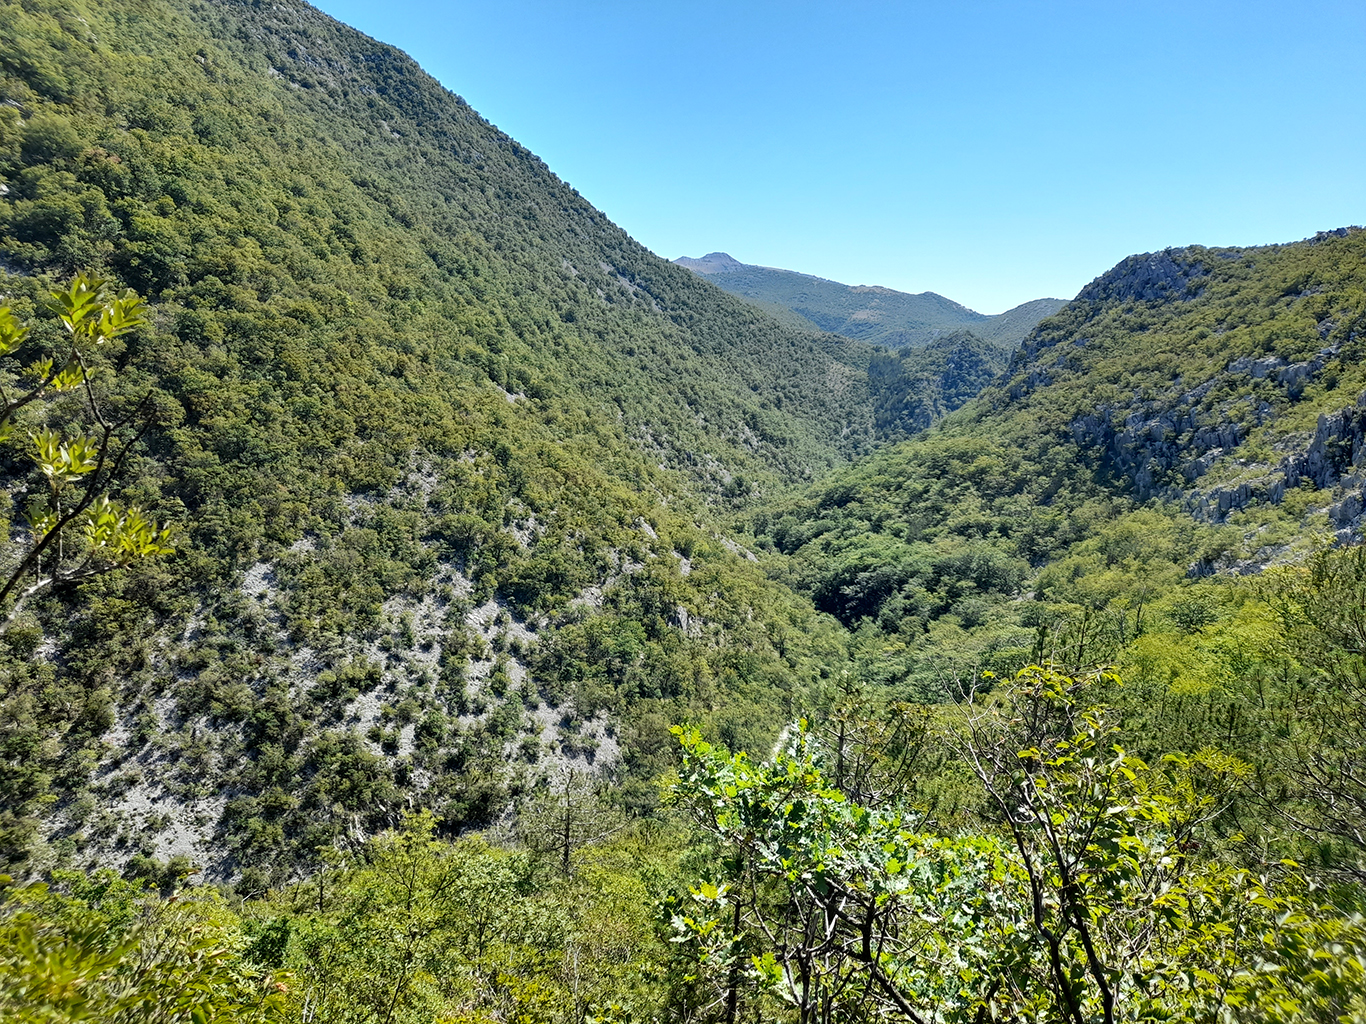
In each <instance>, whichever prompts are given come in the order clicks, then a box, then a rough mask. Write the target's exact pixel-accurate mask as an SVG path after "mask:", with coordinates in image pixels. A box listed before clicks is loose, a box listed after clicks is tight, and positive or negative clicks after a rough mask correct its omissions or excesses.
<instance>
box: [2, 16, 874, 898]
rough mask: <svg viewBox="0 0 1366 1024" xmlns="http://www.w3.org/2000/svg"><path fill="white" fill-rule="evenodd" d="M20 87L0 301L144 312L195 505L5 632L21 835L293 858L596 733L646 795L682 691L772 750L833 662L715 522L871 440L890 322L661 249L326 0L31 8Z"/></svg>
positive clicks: (484, 783)
mask: <svg viewBox="0 0 1366 1024" xmlns="http://www.w3.org/2000/svg"><path fill="white" fill-rule="evenodd" d="M0 76H2V77H0V91H3V94H4V103H3V105H0V185H3V192H2V194H0V260H3V263H2V264H0V269H3V271H4V278H3V290H4V291H5V292H8V293H9V294H11V295H12V296H13V297H14V299H13V302H14V305H15V308H16V310H17V311H18V313H19V314H20V315H21V316H35V317H37V319H38V320H39V321H40V322H41V321H42V320H43V318H42V314H41V310H40V308H39V304H38V302H37V299H38V298H39V297H40V296H41V293H42V292H43V290H44V288H45V283H44V282H46V281H48V280H50V279H51V278H52V276H53V275H56V276H61V275H65V274H68V273H70V272H72V271H74V270H76V269H80V268H88V269H94V270H97V271H101V272H104V273H108V274H112V275H115V276H116V277H117V279H118V280H119V281H121V282H122V283H126V284H129V285H132V286H133V287H135V288H137V289H138V290H139V291H141V292H142V293H143V294H145V295H146V296H148V297H149V298H150V299H151V300H152V303H153V314H154V315H153V323H152V325H151V327H150V328H148V329H146V330H144V331H142V332H140V333H139V334H138V335H136V336H134V337H133V338H131V339H130V340H129V342H128V343H127V344H126V345H123V346H122V347H118V346H116V347H115V348H116V349H117V350H111V351H110V352H109V353H108V358H107V360H106V362H105V363H104V364H102V365H101V366H100V367H97V370H98V371H99V375H98V376H97V380H98V381H100V382H101V384H100V386H101V387H102V388H103V389H104V391H105V392H106V395H105V397H106V401H107V403H108V404H109V407H110V408H111V409H114V410H116V411H117V410H125V411H126V410H130V409H131V408H133V407H134V406H136V405H137V403H138V402H139V401H140V400H141V399H143V398H144V397H145V396H150V407H151V408H152V409H154V411H155V412H154V418H155V420H156V422H155V424H154V426H153V429H152V430H151V431H150V432H149V433H148V435H147V436H146V438H145V440H144V442H143V444H142V446H141V447H140V449H139V452H138V456H137V458H136V459H135V461H134V463H133V464H132V466H131V472H130V473H129V474H128V476H127V478H126V480H125V482H124V485H123V488H122V491H123V494H124V496H125V497H128V498H130V499H132V500H135V501H136V502H137V503H138V504H140V505H142V506H143V507H146V508H147V509H149V511H150V512H151V513H152V514H154V515H156V516H157V517H158V518H160V519H167V518H169V519H171V520H172V521H176V522H179V523H181V524H182V525H183V526H184V527H185V528H186V530H187V541H186V544H185V545H184V548H183V551H182V553H181V554H180V555H178V556H176V557H174V558H172V559H170V560H168V561H167V562H165V563H164V564H162V565H154V566H151V567H145V568H143V569H141V570H138V571H129V572H126V573H121V574H117V575H114V576H110V577H107V578H105V579H103V580H101V581H99V582H97V583H95V584H92V585H90V586H88V587H86V588H84V589H79V590H74V591H71V590H68V591H60V592H56V593H51V594H48V595H46V596H45V597H44V598H43V599H42V600H41V601H38V602H36V603H35V604H33V605H31V606H30V607H29V608H28V609H27V610H26V611H24V613H23V614H22V615H21V616H20V617H19V618H18V619H17V620H15V621H14V622H13V623H11V624H10V626H9V628H8V629H6V630H5V631H4V633H3V643H0V680H2V682H0V701H3V705H4V716H3V723H4V724H3V726H0V730H3V736H0V739H2V740H3V743H4V747H5V749H6V750H8V751H24V752H25V753H23V755H22V756H19V755H16V756H15V759H13V760H12V761H7V762H6V764H7V765H8V767H6V768H5V769H4V771H3V772H0V786H3V795H2V796H3V798H2V799H0V804H3V808H4V810H3V812H0V848H2V850H0V853H2V854H3V857H4V859H5V860H7V861H8V862H10V863H21V862H23V860H24V858H25V857H29V856H30V855H31V854H33V855H36V856H37V857H38V861H39V862H44V863H52V862H62V861H63V860H68V861H69V860H73V859H76V860H80V859H82V858H90V857H94V856H97V855H98V856H106V857H107V856H113V857H114V858H115V859H116V860H121V859H126V858H127V857H130V856H133V855H135V854H137V855H145V856H156V857H161V858H164V857H167V856H170V855H173V854H176V855H180V854H184V855H187V856H190V857H192V858H193V859H195V860H196V861H198V862H199V863H201V864H204V865H206V866H207V867H208V869H209V870H210V872H211V874H213V875H214V876H216V877H228V876H231V875H232V874H234V873H235V872H237V871H239V870H240V869H241V868H242V867H243V866H244V865H248V864H250V865H252V866H253V867H252V870H253V871H255V872H256V873H257V875H258V876H259V877H257V878H256V881H260V880H261V879H268V878H271V877H274V878H279V877H283V876H284V875H286V874H288V873H289V872H291V871H294V870H297V869H298V867H299V865H300V864H301V863H303V862H304V861H305V860H306V859H307V858H308V857H311V856H312V855H313V851H314V850H316V849H317V847H318V846H319V845H320V844H325V843H329V842H333V841H342V842H345V841H347V839H346V837H348V836H351V837H353V838H355V837H359V836H362V835H364V834H365V833H366V832H368V831H369V830H371V829H374V828H377V827H380V826H383V825H386V824H390V823H392V822H393V821H394V820H396V815H397V814H398V812H399V809H400V808H402V807H404V806H415V805H419V804H425V805H428V806H431V807H434V808H435V809H437V810H438V812H439V813H440V814H441V815H442V816H443V817H444V818H445V821H446V827H448V828H457V827H460V826H461V825H462V824H468V823H473V822H486V821H489V820H492V819H493V818H494V817H496V816H497V815H498V814H500V813H501V812H502V810H503V809H504V808H505V807H506V806H508V804H509V802H510V801H516V800H517V799H519V796H520V795H521V794H524V793H525V792H527V791H529V790H530V789H532V788H534V787H535V786H536V785H538V784H539V782H540V781H541V780H544V779H545V778H546V777H549V776H554V775H555V774H556V773H558V772H561V771H562V770H564V769H565V768H566V767H567V766H573V765H577V766H578V767H579V768H580V769H585V768H589V767H591V768H592V769H593V770H595V771H598V772H602V773H604V774H605V777H609V776H610V777H612V778H615V779H616V781H617V783H618V785H617V787H616V790H615V793H616V798H617V799H618V801H619V802H622V803H624V804H626V805H628V806H648V805H649V804H650V803H651V802H652V801H653V799H654V792H655V791H654V788H653V785H652V784H651V783H650V781H649V780H650V779H651V778H652V777H653V775H654V774H655V773H656V771H657V770H658V768H659V767H660V765H661V764H662V763H663V762H662V761H661V758H664V757H666V756H667V755H666V754H665V753H664V752H665V751H666V749H667V742H668V736H667V732H666V730H667V726H668V725H669V724H670V723H671V722H674V721H680V720H691V721H696V722H699V723H702V724H704V725H706V727H707V728H709V729H711V730H713V731H715V732H717V733H718V734H719V735H722V736H725V737H726V738H727V741H728V742H730V743H732V744H734V745H737V746H747V745H752V746H762V745H765V744H767V743H769V742H771V736H772V733H773V731H774V730H775V729H776V728H777V727H778V725H779V723H780V722H781V721H782V720H783V719H784V718H785V717H786V716H787V715H788V713H789V711H790V706H791V704H792V702H793V701H794V700H798V699H800V694H801V691H802V690H803V688H804V687H807V686H809V685H810V684H811V683H812V682H813V681H814V680H816V679H818V678H819V677H820V676H821V675H822V674H828V672H829V671H830V668H829V666H830V665H831V664H833V663H835V662H837V661H838V660H839V659H840V658H841V657H842V654H841V645H842V641H841V639H840V637H839V635H838V633H837V631H836V630H834V629H833V628H832V626H831V625H830V624H829V623H827V622H824V621H823V620H822V619H820V618H819V617H818V616H815V615H814V614H813V613H812V611H811V609H810V606H809V605H808V604H806V603H805V602H803V601H802V600H799V599H795V598H793V597H792V595H790V594H789V593H788V592H786V591H784V590H783V589H782V588H781V587H778V586H775V585H774V584H772V583H771V582H769V581H767V580H766V579H765V578H764V576H763V574H762V573H761V572H760V571H759V570H758V568H757V566H755V564H754V563H753V561H752V560H751V558H747V557H745V553H744V552H743V551H742V550H741V549H740V548H739V547H738V546H737V545H735V544H734V543H733V542H731V541H729V540H728V539H727V538H726V537H725V536H724V531H723V529H722V527H721V525H719V524H721V523H723V521H724V520H723V519H719V518H717V517H716V515H715V514H714V511H713V510H714V509H715V508H716V507H718V506H719V508H720V510H721V512H724V511H725V510H726V509H729V508H734V507H739V506H742V505H744V504H745V503H747V502H750V501H753V500H754V499H755V496H756V495H759V494H762V493H764V492H765V491H769V490H773V489H776V488H781V487H783V486H786V485H788V484H789V483H790V482H792V481H796V480H801V479H805V478H808V477H814V476H818V475H821V474H823V473H824V472H826V471H828V470H829V468H830V467H832V466H834V465H836V464H839V463H840V462H842V461H843V460H844V459H846V458H847V457H848V456H850V455H852V454H854V453H856V452H858V451H860V450H862V449H863V448H864V447H865V446H867V445H868V444H869V443H870V441H871V439H872V437H873V423H872V420H873V417H872V410H871V408H870V405H869V401H868V391H867V383H866V381H867V378H866V374H865V372H864V366H865V365H866V363H867V360H868V359H869V358H870V357H871V354H872V352H871V349H869V348H867V347H866V346H860V345H858V344H856V343H850V342H847V341H845V340H844V339H840V338H835V337H831V336H812V335H810V334H807V333H801V334H797V333H793V332H790V331H787V330H785V329H783V328H782V327H781V326H780V325H778V324H777V323H776V322H774V321H773V320H772V319H771V318H770V317H768V316H766V315H763V314H762V313H759V312H757V311H755V310H754V308H753V307H752V306H750V305H749V304H747V303H745V302H743V301H741V300H739V299H736V298H732V297H729V296H726V295H724V294H721V293H719V292H717V290H716V289H714V288H711V287H710V286H709V285H707V284H706V283H705V282H703V281H701V280H700V279H698V278H697V277H696V276H695V275H692V274H691V273H689V272H688V271H686V270H684V269H682V268H678V267H674V266H672V265H670V264H669V263H667V262H665V261H662V260H659V259H657V258H655V257H653V256H652V255H651V254H649V253H648V252H647V251H646V250H644V249H643V248H642V247H640V246H639V245H637V244H636V243H635V242H633V241H632V240H631V239H630V238H629V237H627V236H626V234H625V233H624V232H622V231H621V230H620V229H619V228H617V227H616V226H615V225H613V224H611V223H610V222H609V221H608V220H607V219H606V218H605V217H603V216H602V214H600V213H599V212H597V211H596V210H594V209H593V208H592V207H591V206H589V205H588V204H587V203H586V202H585V201H584V200H583V199H582V198H581V197H579V196H578V195H577V194H576V193H575V192H574V190H573V189H571V188H570V187H569V186H567V185H566V184H564V183H563V182H561V181H559V180H558V179H557V178H556V177H555V176H554V175H553V174H551V173H550V171H549V170H548V169H547V168H546V167H545V165H544V164H542V163H541V162H540V161H539V160H537V159H536V158H535V157H534V156H533V155H532V154H530V153H529V152H527V151H526V150H525V149H523V148H522V147H521V146H519V145H518V144H517V143H516V142H514V141H513V140H511V139H509V138H507V137H506V136H504V135H502V134H501V133H499V132H498V131H496V130H495V129H494V128H492V127H491V126H490V125H488V124H487V123H486V122H484V121H483V120H482V119H481V118H480V117H479V116H478V115H477V114H476V113H475V112H474V111H472V110H470V108H469V107H468V106H466V105H465V104H464V103H463V102H461V101H460V100H459V99H458V98H457V97H455V96H452V95H451V94H449V93H447V92H446V91H445V90H443V89H442V88H440V86H438V85H437V83H435V82H434V81H433V80H431V79H430V78H429V77H427V76H426V75H424V74H423V73H422V72H421V71H420V70H419V69H418V68H417V67H416V66H415V65H414V64H413V63H412V62H411V61H410V60H409V59H408V58H406V57H405V56H404V55H402V54H401V53H399V52H397V51H395V50H393V49H392V48H390V47H387V46H384V45H382V44H379V43H376V42H374V41H372V40H369V39H367V38H365V37H364V36H361V35H360V34H359V33H356V32H354V31H352V30H350V29H348V28H346V27H344V26H342V25H339V24H338V23H336V22H334V21H332V20H330V19H328V18H326V17H324V16H323V15H321V14H319V13H318V12H317V11H315V10H314V9H312V8H310V7H308V6H307V5H306V4H303V3H297V2H286V3H281V4H272V5H258V4H254V3H235V2H230V0H225V2H215V3H197V2H193V0H184V2H181V0H164V2H163V0H149V2H147V3H141V4H138V5H133V6H129V5H126V4H113V3H108V4H99V3H86V4H81V3H75V4H68V3H45V2H37V3H23V4H17V3H9V4H4V5H2V6H0ZM50 326H51V325H50V324H48V325H47V326H45V327H42V328H41V329H40V330H38V331H37V332H36V333H35V335H34V340H33V342H32V343H31V345H30V348H29V350H27V351H25V352H23V353H21V356H22V358H23V360H24V361H25V362H27V361H28V360H30V359H32V358H40V357H41V356H42V355H43V353H44V351H45V350H46V349H48V348H49V347H50V345H51V343H52V341H53V335H52V333H51V332H50V330H49V328H50ZM10 369H11V367H9V366H8V365H7V366H6V368H5V370H6V372H9V370H10ZM49 412H50V414H51V415H53V416H56V415H57V412H56V407H52V408H51V410H49V409H47V408H44V409H37V408H32V409H30V410H29V413H31V416H30V419H29V421H28V422H27V423H25V424H23V425H22V426H26V427H27V426H36V425H37V424H38V423H39V422H41V421H42V420H43V419H44V418H45V417H46V416H48V415H49ZM59 425H60V424H59ZM22 435H23V431H20V432H18V433H17V434H16V437H17V438H18V440H16V441H12V442H11V444H10V446H9V447H7V448H6V449H5V451H4V453H3V463H0V472H3V483H4V500H3V502H2V503H0V504H2V505H3V507H0V512H3V514H4V515H5V517H6V519H7V522H8V527H7V532H8V534H9V537H10V539H11V540H12V541H13V542H14V543H13V544H12V545H11V548H10V552H11V553H12V551H13V550H15V549H16V548H17V547H18V546H19V545H21V544H22V538H23V535H24V530H25V526H24V515H25V513H26V511H27V510H28V509H27V505H28V502H29V501H30V499H31V496H32V495H34V494H35V493H37V491H36V490H35V489H34V488H33V483H34V477H35V471H34V469H33V467H32V465H31V463H30V461H29V460H28V459H27V458H26V457H25V456H24V455H23V453H22V449H21V447H19V445H20V443H21V441H22ZM8 555H9V553H7V557H8ZM35 844H36V845H35ZM35 851H36V852H35Z"/></svg>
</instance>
